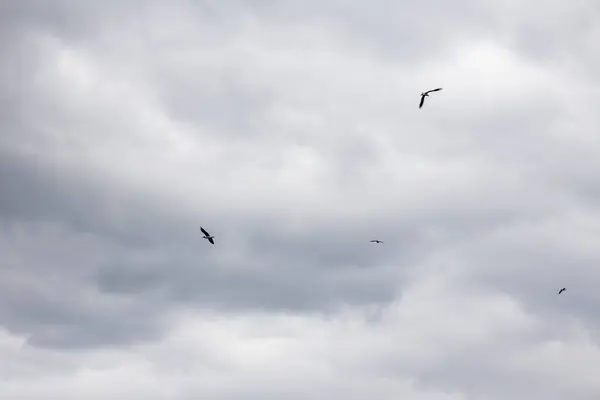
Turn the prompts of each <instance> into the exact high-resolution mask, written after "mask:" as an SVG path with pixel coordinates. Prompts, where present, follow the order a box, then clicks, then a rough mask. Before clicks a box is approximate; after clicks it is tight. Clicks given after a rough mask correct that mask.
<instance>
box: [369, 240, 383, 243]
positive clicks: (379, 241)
mask: <svg viewBox="0 0 600 400" xmlns="http://www.w3.org/2000/svg"><path fill="white" fill-rule="evenodd" d="M370 242H371V243H383V242H382V241H381V240H371V241H370Z"/></svg>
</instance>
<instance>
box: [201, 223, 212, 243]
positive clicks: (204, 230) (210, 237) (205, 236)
mask: <svg viewBox="0 0 600 400" xmlns="http://www.w3.org/2000/svg"><path fill="white" fill-rule="evenodd" d="M200 230H201V231H202V233H204V236H202V238H203V239H206V240H208V241H209V242H211V243H212V244H215V241H214V240H213V239H214V238H215V237H214V236H211V234H210V233H208V232H206V229H204V228H203V227H200Z"/></svg>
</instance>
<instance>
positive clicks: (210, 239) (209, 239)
mask: <svg viewBox="0 0 600 400" xmlns="http://www.w3.org/2000/svg"><path fill="white" fill-rule="evenodd" d="M207 239H208V241H209V242H211V243H212V244H215V241H214V240H213V238H211V237H209V238H207Z"/></svg>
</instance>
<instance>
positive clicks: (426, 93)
mask: <svg viewBox="0 0 600 400" xmlns="http://www.w3.org/2000/svg"><path fill="white" fill-rule="evenodd" d="M440 90H442V88H437V89H432V90H428V91H426V92H425V93H421V102H420V103H419V108H421V107H423V103H425V97H429V93H431V92H437V91H440Z"/></svg>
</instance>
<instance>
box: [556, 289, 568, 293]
mask: <svg viewBox="0 0 600 400" xmlns="http://www.w3.org/2000/svg"><path fill="white" fill-rule="evenodd" d="M565 290H567V288H562V289H560V290H559V291H558V294H561V293H562V292H564V291H565Z"/></svg>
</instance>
